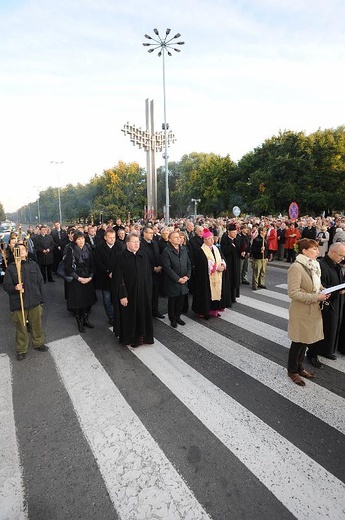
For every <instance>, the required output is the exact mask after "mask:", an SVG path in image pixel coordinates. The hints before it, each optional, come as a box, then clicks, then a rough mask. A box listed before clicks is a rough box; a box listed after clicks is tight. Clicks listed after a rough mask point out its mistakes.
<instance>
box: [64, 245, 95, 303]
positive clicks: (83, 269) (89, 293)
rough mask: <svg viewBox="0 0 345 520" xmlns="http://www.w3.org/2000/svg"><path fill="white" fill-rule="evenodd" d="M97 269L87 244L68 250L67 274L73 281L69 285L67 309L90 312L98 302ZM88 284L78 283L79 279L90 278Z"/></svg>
mask: <svg viewBox="0 0 345 520" xmlns="http://www.w3.org/2000/svg"><path fill="white" fill-rule="evenodd" d="M94 272H95V268H94V261H93V254H92V251H91V249H90V247H89V246H88V245H87V244H85V245H84V247H83V249H80V248H79V247H78V246H77V245H76V244H75V243H72V244H71V246H70V247H68V248H66V258H65V273H66V275H67V276H72V277H73V280H72V281H71V282H70V283H69V285H68V291H67V308H68V309H85V310H88V309H89V308H90V307H92V305H94V303H96V301H97V297H96V290H95V284H94V281H93V276H94ZM90 276H91V278H92V280H91V281H90V282H89V283H87V284H82V283H80V282H78V278H79V277H82V278H89V277H90Z"/></svg>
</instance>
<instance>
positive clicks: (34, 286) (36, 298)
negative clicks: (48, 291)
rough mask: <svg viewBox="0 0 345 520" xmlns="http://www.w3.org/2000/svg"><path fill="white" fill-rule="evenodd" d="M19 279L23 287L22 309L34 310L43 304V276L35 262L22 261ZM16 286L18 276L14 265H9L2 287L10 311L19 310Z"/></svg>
mask: <svg viewBox="0 0 345 520" xmlns="http://www.w3.org/2000/svg"><path fill="white" fill-rule="evenodd" d="M21 278H22V283H23V287H24V292H23V293H22V295H23V304H24V309H34V308H35V307H37V306H38V305H40V304H41V303H43V287H44V285H43V284H44V282H43V276H42V273H41V270H40V268H39V266H38V265H37V263H36V262H34V261H33V260H26V261H22V263H21ZM17 284H18V274H17V268H16V264H15V263H14V262H13V263H11V264H9V266H8V268H7V270H6V273H5V276H4V282H3V287H4V290H5V292H7V294H8V296H9V299H10V311H11V312H13V311H18V310H20V308H21V306H20V296H19V294H20V293H19V291H17V290H16V289H15V286H16V285H17Z"/></svg>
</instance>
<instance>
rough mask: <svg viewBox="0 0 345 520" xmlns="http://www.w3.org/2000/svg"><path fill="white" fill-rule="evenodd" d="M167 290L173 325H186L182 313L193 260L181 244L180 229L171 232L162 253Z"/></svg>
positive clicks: (169, 314) (169, 312) (170, 317)
mask: <svg viewBox="0 0 345 520" xmlns="http://www.w3.org/2000/svg"><path fill="white" fill-rule="evenodd" d="M162 261H163V269H164V284H165V292H166V294H167V296H168V316H169V320H170V323H171V326H172V327H174V328H176V327H177V324H179V325H185V322H184V321H183V320H181V313H182V311H183V305H184V301H185V295H186V294H188V283H187V282H188V280H189V278H190V276H191V270H192V266H191V261H190V259H189V256H188V252H187V249H186V248H185V247H184V246H182V245H181V237H180V234H179V232H178V231H172V232H171V233H170V234H169V244H168V246H167V247H166V248H165V249H164V250H163V254H162Z"/></svg>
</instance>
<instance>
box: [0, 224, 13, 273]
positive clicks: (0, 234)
mask: <svg viewBox="0 0 345 520" xmlns="http://www.w3.org/2000/svg"><path fill="white" fill-rule="evenodd" d="M10 236H11V231H7V230H6V231H2V230H1V231H0V242H2V243H3V244H4V247H5V248H6V247H7V244H8V241H9V239H10ZM4 274H5V271H3V269H2V249H0V282H2V280H3V278H4Z"/></svg>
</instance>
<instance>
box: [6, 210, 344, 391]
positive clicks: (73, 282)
mask: <svg viewBox="0 0 345 520" xmlns="http://www.w3.org/2000/svg"><path fill="white" fill-rule="evenodd" d="M24 252H25V254H24ZM344 257H345V218H344V217H341V216H340V215H335V216H334V217H332V218H331V217H326V218H321V217H318V218H316V219H312V218H311V217H303V218H300V219H297V220H295V221H291V220H290V219H289V218H288V217H277V218H274V217H269V216H268V217H260V218H258V217H245V218H236V219H228V218H218V219H211V218H203V217H200V218H199V219H198V220H197V221H195V222H193V221H192V220H188V219H177V220H175V221H171V223H170V225H169V226H167V225H166V224H165V223H163V222H161V221H149V222H147V221H145V222H144V221H140V222H126V223H124V222H122V221H121V219H117V220H116V221H115V222H113V221H109V222H107V223H102V224H100V225H97V226H96V225H94V224H87V225H83V224H75V225H71V226H68V227H65V226H61V223H60V222H59V221H56V222H54V224H53V226H52V227H51V228H50V227H49V226H47V225H45V224H42V225H37V226H36V227H33V226H30V227H29V229H28V230H27V233H25V234H24V235H23V234H16V235H15V234H14V235H13V236H12V237H11V238H10V240H9V243H8V246H7V248H3V265H2V267H3V269H4V271H5V276H4V282H3V287H4V290H5V291H6V292H7V293H8V295H9V299H10V311H11V313H12V319H13V322H14V324H15V327H16V349H17V358H18V360H22V359H24V358H25V356H26V354H27V350H28V345H29V334H31V336H32V343H33V346H34V348H38V350H41V351H47V350H48V347H47V346H46V345H44V332H43V327H42V321H41V316H42V303H43V294H44V291H43V286H44V284H46V283H48V284H49V283H54V282H55V278H54V276H55V277H56V275H57V274H59V273H60V275H61V276H63V277H64V291H65V299H66V308H67V311H68V312H70V313H71V314H73V316H74V317H75V319H76V323H77V328H78V331H79V332H81V333H85V332H86V329H87V328H90V329H92V328H94V326H95V325H94V324H93V323H91V322H90V319H89V313H90V310H91V308H92V306H93V305H95V304H96V302H97V294H99V295H101V297H102V303H103V307H104V312H105V316H106V320H107V321H108V323H109V324H110V325H111V326H113V330H114V333H115V335H116V336H117V337H118V338H119V341H120V343H122V344H124V345H130V346H132V347H137V346H139V345H143V344H152V343H153V341H154V339H153V320H154V318H156V319H164V318H165V315H164V314H163V312H162V310H161V309H160V308H159V306H160V297H166V298H167V302H168V305H167V308H168V319H169V321H170V324H171V327H173V328H176V327H177V326H178V325H180V326H184V325H185V324H186V322H185V321H184V320H183V318H182V315H183V314H186V313H187V312H188V310H189V302H190V301H191V302H192V303H191V309H192V311H193V312H194V314H195V317H196V319H205V320H209V319H213V318H217V317H219V316H221V313H222V312H224V310H225V309H226V308H230V307H232V305H234V304H236V302H237V299H238V298H239V297H240V288H241V285H242V284H243V285H251V288H252V290H253V291H257V290H260V289H263V288H264V289H265V288H266V268H267V264H268V262H272V261H277V262H287V263H289V264H291V267H290V268H289V270H288V294H289V296H290V298H291V305H290V319H289V327H288V335H289V338H290V339H291V341H292V344H291V348H290V351H289V359H288V375H289V377H290V378H291V379H292V381H293V382H294V383H296V384H298V385H299V386H304V385H305V382H304V380H303V378H307V379H308V378H309V379H311V378H313V377H315V374H314V373H312V372H309V371H307V370H306V369H305V367H304V360H305V356H306V355H307V358H308V360H309V362H310V363H311V364H312V365H313V366H315V367H317V368H319V369H320V368H323V364H322V362H321V361H320V359H319V357H318V356H319V355H320V356H325V357H328V358H330V359H336V356H337V354H336V353H337V351H338V350H339V351H340V352H342V353H345V343H344V342H345V319H343V314H344V310H345V307H344V305H343V298H344V297H343V293H344V291H343V290H342V289H338V290H335V291H329V292H327V291H324V289H327V288H332V287H334V286H337V285H340V284H342V283H343V281H344V269H343V267H342V263H343V261H344ZM250 263H251V267H252V278H251V281H249V280H248V272H249V265H250ZM61 273H62V274H61ZM97 291H99V292H98V293H97ZM189 295H191V297H189Z"/></svg>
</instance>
